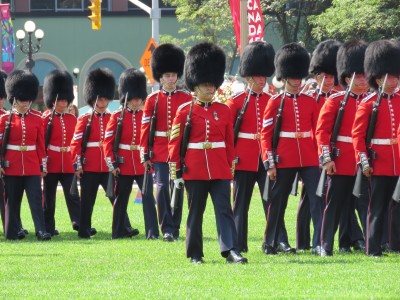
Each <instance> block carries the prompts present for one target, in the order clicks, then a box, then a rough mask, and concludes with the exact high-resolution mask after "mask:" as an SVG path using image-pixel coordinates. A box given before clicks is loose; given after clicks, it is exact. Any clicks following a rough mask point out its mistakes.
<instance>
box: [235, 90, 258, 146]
mask: <svg viewBox="0 0 400 300" xmlns="http://www.w3.org/2000/svg"><path fill="white" fill-rule="evenodd" d="M252 88H253V84H252V85H251V87H250V90H249V93H248V94H247V97H246V100H245V101H244V103H243V106H242V109H241V110H240V111H239V112H238V116H237V118H236V122H235V126H234V128H233V143H234V145H236V143H237V139H238V135H239V130H240V126H242V123H243V115H244V113H245V112H246V110H247V106H248V105H249V102H250V95H251V91H252Z"/></svg>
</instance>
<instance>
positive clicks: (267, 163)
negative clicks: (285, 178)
mask: <svg viewBox="0 0 400 300" xmlns="http://www.w3.org/2000/svg"><path fill="white" fill-rule="evenodd" d="M264 167H265V169H266V170H268V169H272V168H275V159H274V154H273V152H272V151H267V160H266V161H265V162H264Z"/></svg>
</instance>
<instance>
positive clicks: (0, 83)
mask: <svg viewBox="0 0 400 300" xmlns="http://www.w3.org/2000/svg"><path fill="white" fill-rule="evenodd" d="M6 79H7V73H6V72H4V71H3V70H0V99H4V98H7V93H6V87H5V83H6Z"/></svg>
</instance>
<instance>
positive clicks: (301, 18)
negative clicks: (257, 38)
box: [261, 0, 332, 50]
mask: <svg viewBox="0 0 400 300" xmlns="http://www.w3.org/2000/svg"><path fill="white" fill-rule="evenodd" d="M331 3H332V0H290V1H288V0H272V1H270V0H261V5H262V7H263V15H264V16H265V27H267V26H269V25H271V26H273V27H274V28H275V29H277V30H278V32H279V33H280V35H281V38H282V42H283V43H284V44H287V43H290V42H298V41H302V42H303V43H304V44H305V46H306V48H308V49H310V50H311V49H313V48H314V46H315V44H316V41H315V40H314V39H313V37H312V36H311V31H312V29H313V26H312V24H310V23H309V22H308V18H309V17H310V16H313V15H318V14H320V13H321V12H323V11H325V10H326V9H327V8H328V7H329V6H330V5H331Z"/></svg>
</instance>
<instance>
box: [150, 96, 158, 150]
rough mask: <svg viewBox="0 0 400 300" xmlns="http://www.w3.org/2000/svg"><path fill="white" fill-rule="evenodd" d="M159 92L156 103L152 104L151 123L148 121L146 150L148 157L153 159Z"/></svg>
mask: <svg viewBox="0 0 400 300" xmlns="http://www.w3.org/2000/svg"><path fill="white" fill-rule="evenodd" d="M159 94H160V92H158V94H157V98H156V103H155V104H154V111H153V115H152V116H151V121H150V133H149V141H148V149H149V157H150V158H152V157H153V154H154V153H153V146H154V137H155V135H156V124H157V108H158V95H159Z"/></svg>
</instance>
